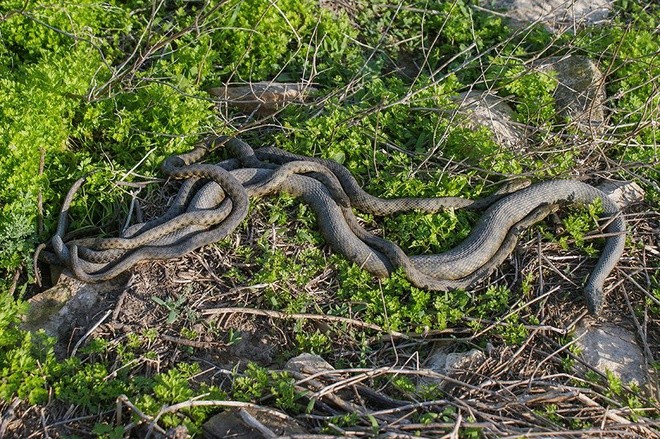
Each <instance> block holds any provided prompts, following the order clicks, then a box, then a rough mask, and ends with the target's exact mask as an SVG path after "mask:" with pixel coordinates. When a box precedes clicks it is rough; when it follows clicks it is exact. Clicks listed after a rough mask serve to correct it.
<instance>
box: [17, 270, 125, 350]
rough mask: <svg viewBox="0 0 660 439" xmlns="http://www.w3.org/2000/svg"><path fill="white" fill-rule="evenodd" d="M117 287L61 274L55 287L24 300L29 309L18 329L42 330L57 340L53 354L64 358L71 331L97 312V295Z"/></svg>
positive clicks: (99, 297)
mask: <svg viewBox="0 0 660 439" xmlns="http://www.w3.org/2000/svg"><path fill="white" fill-rule="evenodd" d="M121 288H123V284H121V283H118V282H117V281H109V282H103V283H98V284H86V283H83V282H80V281H78V280H76V279H73V278H71V277H68V276H66V275H65V274H62V276H61V277H60V282H59V283H58V284H57V285H55V286H53V287H52V288H49V289H48V290H46V291H44V292H42V293H39V294H37V295H35V296H33V297H31V298H30V299H29V300H28V302H29V303H30V308H29V309H28V312H27V315H26V316H25V319H24V321H23V325H22V326H23V328H24V329H26V330H28V331H38V330H39V329H43V330H44V331H45V332H46V334H48V335H50V336H52V337H55V338H57V339H58V342H57V344H56V345H55V351H56V353H57V354H58V355H64V354H65V353H66V349H67V345H68V343H69V341H70V340H69V335H70V334H71V331H72V330H73V328H74V327H76V326H82V327H89V326H90V324H92V323H93V322H92V321H91V319H92V318H94V317H95V316H96V315H97V312H98V311H99V310H98V309H97V308H98V304H99V302H100V301H101V296H102V295H103V294H105V293H108V292H110V291H116V290H117V289H121Z"/></svg>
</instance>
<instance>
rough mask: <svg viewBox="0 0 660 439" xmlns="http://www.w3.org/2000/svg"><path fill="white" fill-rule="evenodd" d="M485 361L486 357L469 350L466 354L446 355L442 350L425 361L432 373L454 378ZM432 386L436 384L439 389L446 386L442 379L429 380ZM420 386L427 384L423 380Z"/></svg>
mask: <svg viewBox="0 0 660 439" xmlns="http://www.w3.org/2000/svg"><path fill="white" fill-rule="evenodd" d="M484 361H486V356H485V355H484V353H483V352H481V351H480V350H478V349H471V350H469V351H467V352H451V353H446V352H444V351H442V350H440V351H436V352H435V353H433V354H431V356H430V357H429V359H428V361H427V367H428V368H429V369H431V370H433V371H434V372H437V373H439V374H442V375H446V376H449V377H456V376H458V375H460V374H461V373H462V372H464V371H467V370H468V369H475V368H476V367H478V366H479V365H480V364H482V363H483V362H484ZM430 382H432V383H433V384H438V385H439V386H440V387H441V388H442V387H446V386H447V384H448V383H447V381H446V380H444V379H440V380H430ZM422 384H429V380H428V379H425V380H424V381H423V382H422Z"/></svg>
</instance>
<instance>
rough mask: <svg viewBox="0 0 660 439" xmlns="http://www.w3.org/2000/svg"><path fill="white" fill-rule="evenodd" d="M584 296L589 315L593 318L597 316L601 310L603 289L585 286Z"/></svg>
mask: <svg viewBox="0 0 660 439" xmlns="http://www.w3.org/2000/svg"><path fill="white" fill-rule="evenodd" d="M584 296H585V299H586V300H587V309H589V313H591V315H594V316H597V315H599V314H600V312H601V311H602V310H603V302H604V300H603V296H604V292H603V289H602V288H598V287H595V286H593V285H589V284H587V285H586V286H585V287H584Z"/></svg>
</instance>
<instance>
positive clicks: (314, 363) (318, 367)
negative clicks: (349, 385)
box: [284, 353, 335, 375]
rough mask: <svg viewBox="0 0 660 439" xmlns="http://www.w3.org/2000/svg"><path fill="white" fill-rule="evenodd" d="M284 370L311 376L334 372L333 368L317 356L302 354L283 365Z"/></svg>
mask: <svg viewBox="0 0 660 439" xmlns="http://www.w3.org/2000/svg"><path fill="white" fill-rule="evenodd" d="M284 369H286V370H291V371H294V372H300V373H304V374H307V375H313V374H315V373H318V372H323V371H330V370H335V368H334V367H332V365H331V364H330V363H328V362H327V361H325V360H324V359H323V358H321V357H319V356H318V355H314V354H309V353H303V354H300V355H298V356H297V357H294V358H291V359H290V360H289V361H287V362H286V364H285V365H284Z"/></svg>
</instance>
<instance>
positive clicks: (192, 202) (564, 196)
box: [43, 137, 625, 314]
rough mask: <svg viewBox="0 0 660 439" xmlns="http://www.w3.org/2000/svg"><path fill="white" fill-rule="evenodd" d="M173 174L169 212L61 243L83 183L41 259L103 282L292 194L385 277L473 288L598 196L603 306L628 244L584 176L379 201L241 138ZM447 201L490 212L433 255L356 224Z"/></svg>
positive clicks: (338, 174) (324, 167)
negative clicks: (561, 210) (541, 228)
mask: <svg viewBox="0 0 660 439" xmlns="http://www.w3.org/2000/svg"><path fill="white" fill-rule="evenodd" d="M216 144H221V145H223V146H225V147H228V148H229V149H230V151H231V153H232V154H233V155H234V156H235V158H234V159H230V160H226V161H224V162H222V163H219V164H217V165H211V164H198V163H195V162H197V161H198V160H199V159H201V158H202V157H203V155H204V154H205V153H206V150H207V149H208V147H209V146H210V145H216ZM162 170H163V172H164V173H165V174H166V175H167V176H168V177H170V178H173V179H181V180H184V183H183V184H182V186H181V189H180V190H179V193H178V195H177V197H176V199H175V201H174V203H173V205H172V206H171V207H170V208H169V209H168V211H167V212H166V213H165V214H164V215H163V216H162V217H160V218H157V219H155V220H152V221H149V222H147V223H143V224H138V225H134V226H132V227H130V228H129V229H128V230H127V231H126V232H124V233H123V235H122V236H121V237H116V238H87V239H78V240H71V241H68V242H66V243H65V242H64V234H65V231H66V228H67V220H68V207H69V205H70V203H71V199H72V197H73V195H74V193H75V192H76V190H77V189H78V188H79V187H80V185H81V184H82V181H78V182H76V183H75V184H74V185H73V187H72V189H71V190H70V191H69V194H67V197H66V199H65V202H64V205H63V208H62V213H61V215H60V221H59V224H58V230H57V232H56V233H55V235H54V236H53V238H52V240H51V245H52V249H53V251H52V252H44V253H43V259H44V260H46V261H48V262H50V263H56V264H60V265H64V266H66V267H68V268H69V269H70V270H71V271H73V273H74V274H75V275H76V276H77V277H78V278H80V279H81V280H84V281H87V282H100V281H104V280H108V279H111V278H113V277H116V276H117V275H119V274H120V273H122V272H124V271H126V270H128V269H130V268H131V267H132V266H133V265H135V264H137V263H139V262H141V261H145V260H154V259H169V258H175V257H179V256H181V255H183V254H185V253H187V252H190V251H192V250H194V249H197V248H199V247H201V246H204V245H206V244H209V243H213V242H216V241H218V240H220V239H222V238H224V237H226V236H227V235H229V234H231V233H232V232H233V231H234V230H235V228H236V227H237V226H238V224H239V223H240V222H241V221H242V220H243V219H244V218H245V216H246V215H247V212H248V206H249V197H253V198H261V197H264V196H268V195H271V194H275V193H278V192H286V193H289V194H291V195H293V196H295V197H299V198H301V199H302V200H303V201H304V202H305V203H307V204H308V205H309V206H310V208H311V209H312V210H313V211H314V212H315V213H316V215H317V218H318V226H319V228H320V230H321V232H322V234H323V236H324V237H325V239H326V241H327V242H328V243H329V244H330V245H331V246H332V247H333V249H334V250H336V251H338V252H339V253H342V254H343V255H345V256H346V257H347V258H348V259H350V260H351V261H353V262H355V263H356V264H359V265H360V266H361V267H363V268H364V269H366V270H368V271H369V272H371V273H373V274H374V275H376V276H379V277H385V276H389V275H390V274H391V273H392V272H393V271H394V270H395V269H401V270H402V271H403V273H405V275H406V276H407V277H408V278H409V280H410V281H411V283H412V284H414V285H415V286H417V287H420V288H426V289H429V290H448V289H455V288H466V287H468V286H470V285H472V284H474V283H475V282H477V281H479V280H481V279H483V278H484V277H485V276H487V275H488V274H489V273H490V272H492V270H493V269H494V268H495V267H496V266H497V265H499V264H500V263H501V262H502V261H504V259H506V258H507V257H508V255H509V254H510V253H511V252H512V251H513V249H514V248H515V246H516V243H517V235H518V233H519V231H520V230H522V229H523V228H525V227H528V226H529V225H531V224H534V223H535V222H538V221H540V220H541V219H543V218H544V217H545V216H547V215H548V214H549V213H550V212H551V211H552V210H554V209H556V208H557V205H558V204H559V203H562V202H581V203H591V202H593V201H596V200H601V203H602V207H603V214H602V215H603V217H605V218H608V219H609V222H608V223H607V225H606V227H605V232H606V233H607V234H608V238H607V240H606V244H605V247H604V249H603V250H602V253H601V256H600V258H599V259H598V261H597V263H596V266H595V268H594V270H593V271H592V273H591V275H590V276H589V278H588V280H587V282H586V284H585V287H584V290H585V293H586V299H587V305H588V308H589V310H590V311H591V312H592V313H595V314H597V313H598V312H600V310H601V309H602V305H603V285H604V282H605V279H606V277H607V276H608V275H609V273H610V272H611V271H612V270H613V268H614V266H615V264H616V263H617V261H618V259H619V257H620V256H621V254H622V252H623V246H624V242H625V223H624V221H623V218H622V216H621V214H620V212H619V209H618V207H617V206H616V205H615V204H614V203H613V202H612V201H611V200H610V199H609V198H608V197H607V196H606V195H605V194H604V193H602V192H601V191H600V190H598V189H596V188H594V187H592V186H590V185H588V184H585V183H582V182H578V181H572V180H551V181H545V182H541V183H537V184H534V185H531V186H529V187H527V188H524V189H522V190H519V191H517V192H514V193H511V194H506V195H502V194H499V195H495V196H491V197H487V198H484V199H481V200H476V201H473V200H467V199H464V198H456V197H444V198H395V199H382V198H377V197H374V196H372V195H369V194H368V193H366V192H365V191H364V190H362V188H361V187H360V186H359V184H358V183H357V181H356V180H355V178H354V177H353V176H352V175H351V174H350V172H349V171H348V170H347V169H346V168H345V167H343V166H342V165H340V164H339V163H337V162H334V161H331V160H325V159H319V158H314V157H305V156H298V155H295V154H291V153H289V152H286V151H283V150H280V149H277V148H274V147H266V148H260V149H257V150H253V149H252V148H251V147H250V146H249V145H247V144H246V143H245V142H243V141H241V140H239V139H236V138H226V137H218V138H214V139H211V140H210V141H209V142H207V144H206V145H205V144H201V145H199V146H198V147H197V148H195V149H194V150H193V151H191V152H189V153H186V154H182V155H175V156H172V157H170V158H168V159H167V160H166V161H165V163H164V164H163V166H162ZM446 208H468V209H480V210H483V209H485V210H484V213H483V215H482V216H481V218H480V219H479V220H478V222H477V223H476V225H475V226H474V228H473V229H472V231H471V233H470V235H469V236H468V237H467V238H466V239H465V240H464V241H463V242H462V243H461V244H459V245H458V246H456V247H455V248H453V249H451V250H449V251H446V252H444V253H440V254H435V255H419V256H408V255H406V254H405V253H404V252H403V250H402V249H401V248H400V247H399V246H397V245H396V244H394V243H392V242H390V241H388V240H385V239H383V238H380V237H378V236H375V235H373V234H371V233H369V232H368V231H366V230H365V229H363V228H362V226H361V225H360V224H359V222H358V220H357V218H356V217H355V215H354V213H353V209H356V210H359V211H362V212H367V213H371V214H374V215H389V214H393V213H398V212H407V211H411V210H416V211H421V212H428V213H433V212H437V211H439V210H441V209H446Z"/></svg>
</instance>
